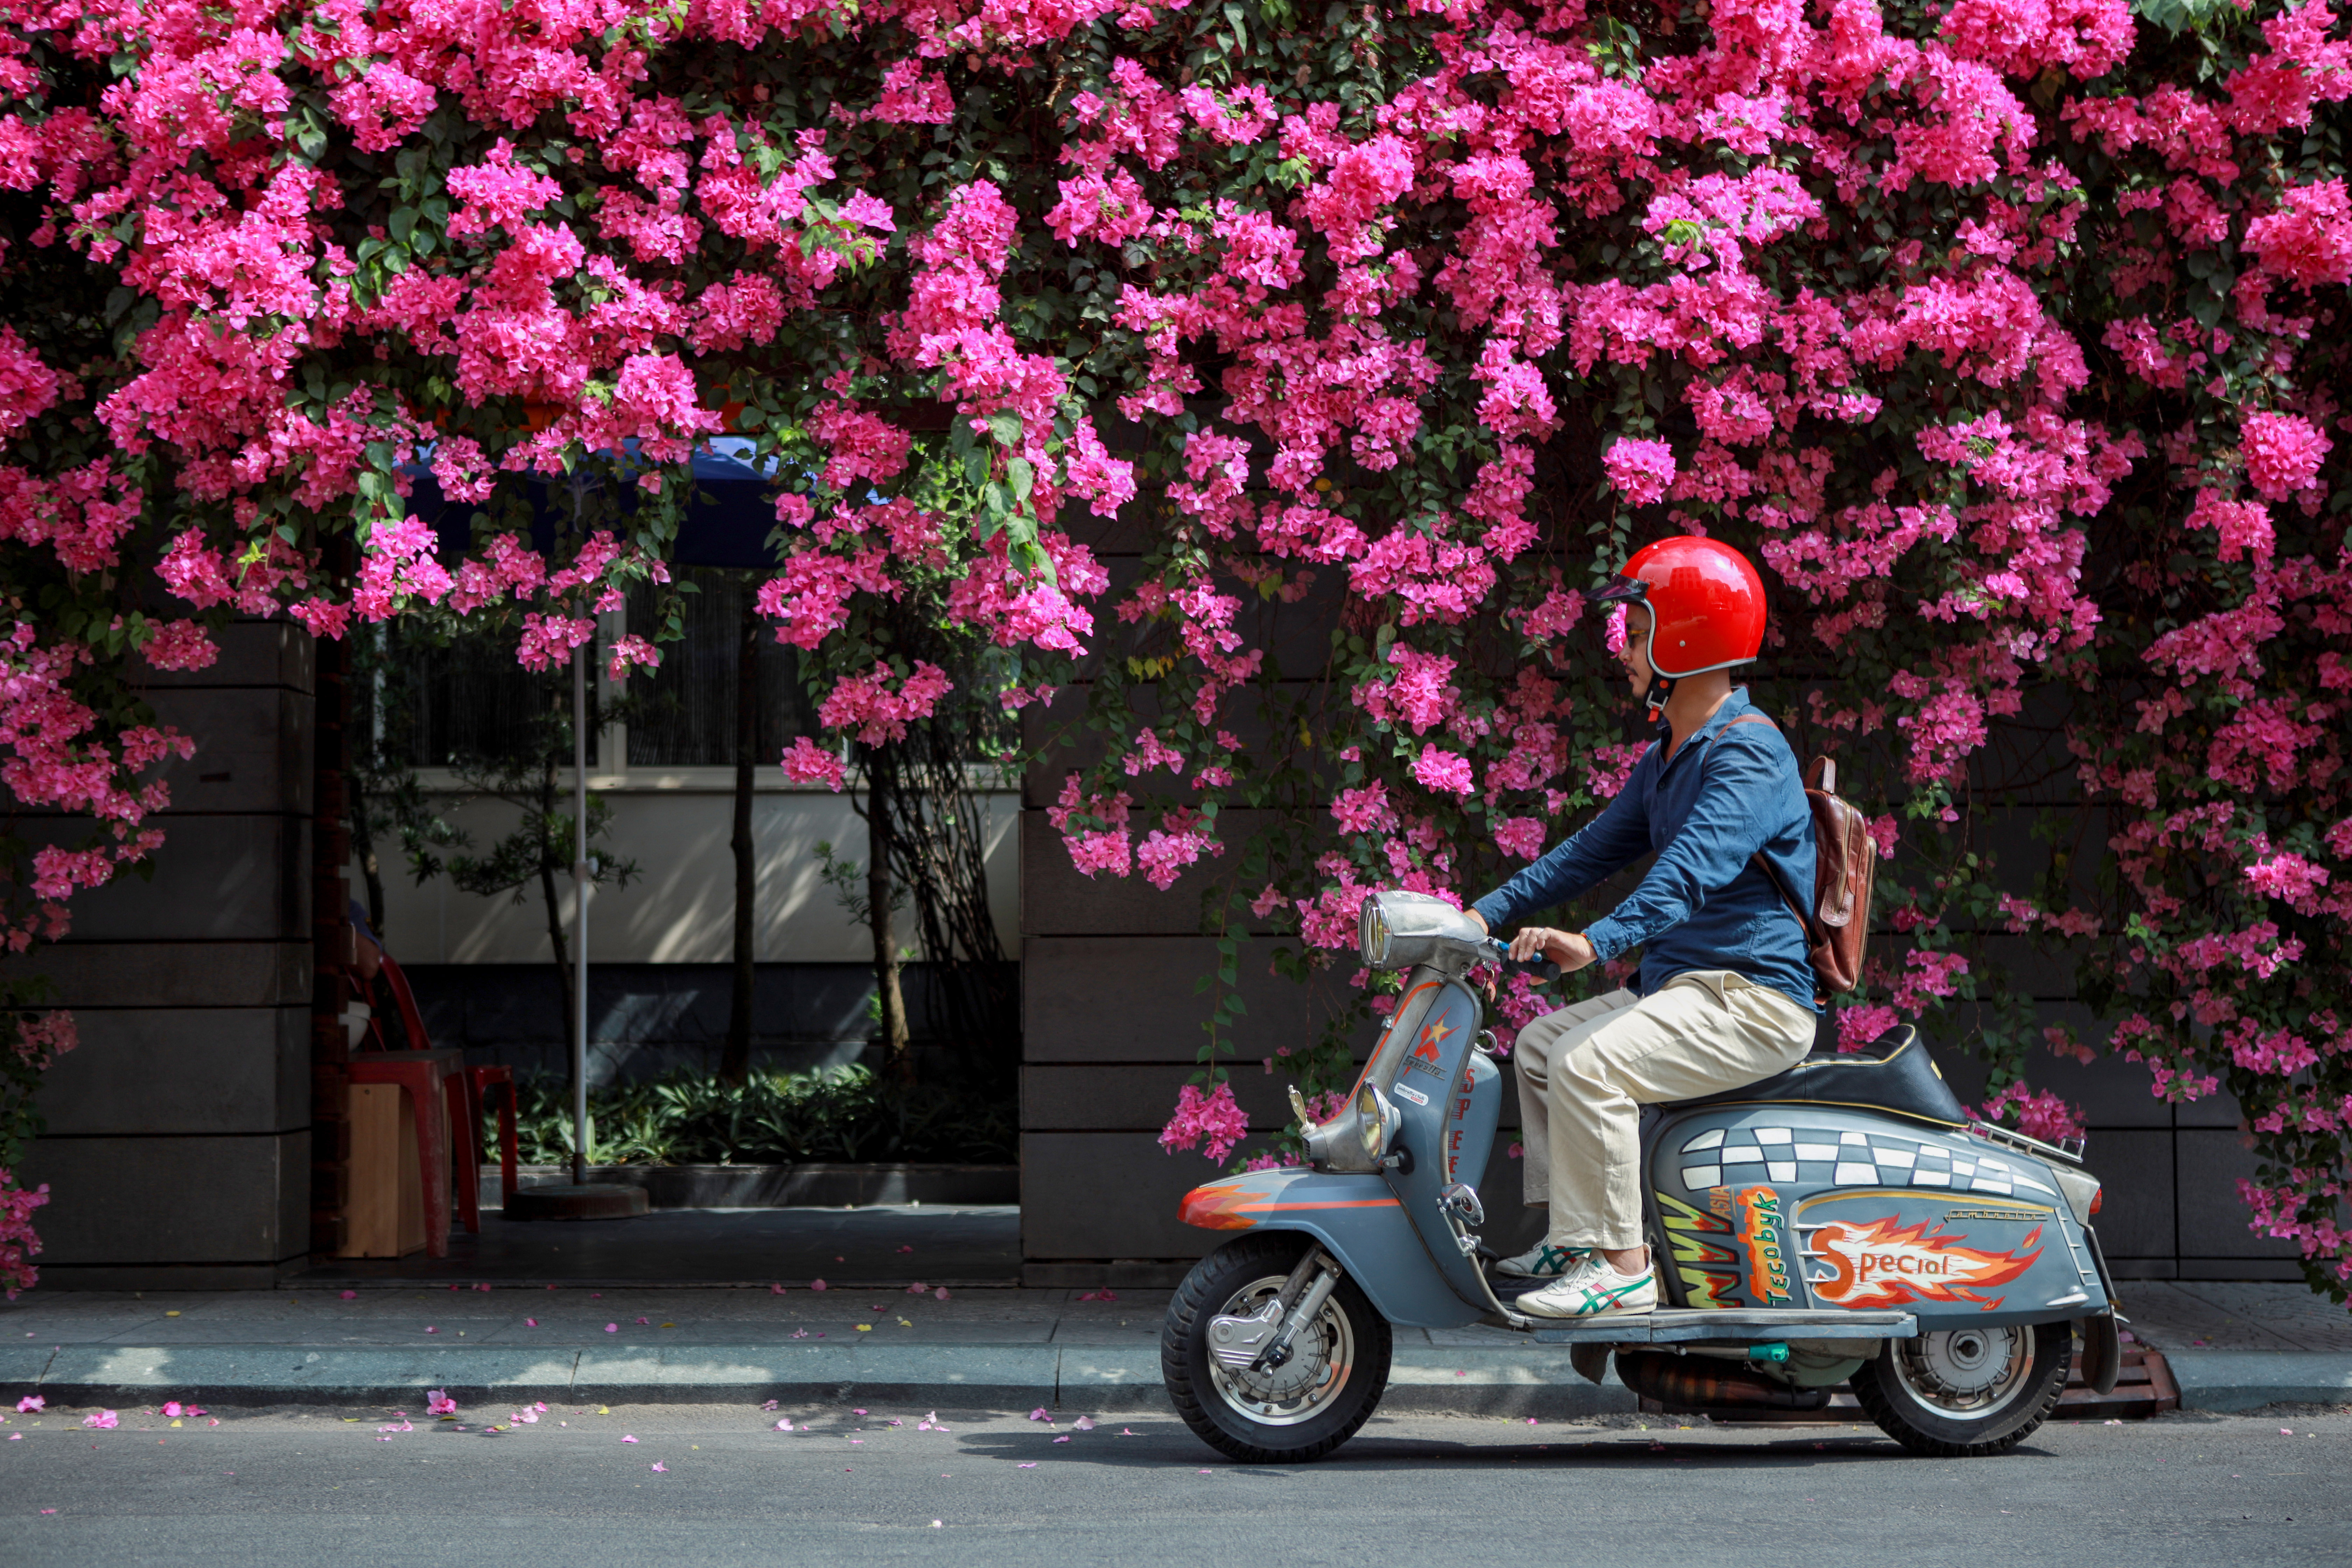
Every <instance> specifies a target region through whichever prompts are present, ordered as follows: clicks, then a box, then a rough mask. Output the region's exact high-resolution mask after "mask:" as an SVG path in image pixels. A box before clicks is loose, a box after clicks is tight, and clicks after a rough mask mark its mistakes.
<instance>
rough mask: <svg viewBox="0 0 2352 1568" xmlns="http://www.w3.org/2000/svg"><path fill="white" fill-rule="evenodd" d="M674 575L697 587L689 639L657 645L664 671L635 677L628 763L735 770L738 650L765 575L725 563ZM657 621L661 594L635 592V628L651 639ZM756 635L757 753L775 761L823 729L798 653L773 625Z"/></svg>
mask: <svg viewBox="0 0 2352 1568" xmlns="http://www.w3.org/2000/svg"><path fill="white" fill-rule="evenodd" d="M671 571H672V574H673V575H674V576H675V577H676V579H677V581H678V582H679V583H680V584H690V585H691V586H693V587H694V588H696V589H697V590H698V592H695V593H690V594H681V595H678V601H679V606H680V614H681V616H682V618H683V619H684V622H685V628H684V629H685V636H684V637H682V638H680V639H679V640H678V641H677V642H670V643H663V644H660V645H659V646H660V647H661V655H662V662H661V668H659V669H656V670H653V671H651V672H647V671H645V670H638V671H635V672H634V673H632V674H631V675H630V677H629V680H628V685H627V686H626V687H625V691H626V692H627V694H628V696H629V698H630V700H631V708H630V710H629V715H628V722H629V766H631V767H633V768H694V767H732V766H733V765H734V763H735V689H736V671H737V668H738V662H737V661H738V651H739V647H740V640H741V637H742V636H743V617H744V615H745V613H746V611H747V609H748V607H749V605H750V604H751V600H752V598H753V597H754V595H756V594H757V592H758V588H757V584H758V582H759V576H758V574H753V573H750V572H740V571H733V570H730V569H728V568H724V567H717V566H680V567H673V568H672V569H671ZM657 625H658V620H657V617H656V613H655V609H654V590H651V589H646V588H640V589H638V590H635V591H634V592H632V593H631V595H629V629H630V630H632V631H634V632H636V633H638V634H639V635H640V636H644V637H651V636H652V635H653V632H654V629H655V627H656V626H657ZM757 636H758V637H759V644H760V655H759V678H758V679H759V684H758V687H757V689H756V692H755V695H756V698H757V705H758V710H759V731H758V738H757V740H756V742H755V743H754V744H753V746H752V755H753V757H754V758H755V759H756V760H758V761H760V762H762V763H773V762H774V761H775V760H776V758H778V757H779V756H781V755H782V754H783V751H784V748H785V747H786V746H789V745H791V744H792V742H793V737H795V736H798V735H807V734H814V732H815V731H816V714H815V711H814V707H813V705H812V704H811V703H810V701H809V700H808V696H807V694H806V693H805V692H803V690H802V689H801V679H800V659H799V652H800V650H799V649H797V648H794V647H788V646H786V645H785V644H782V643H780V642H778V641H777V640H776V634H775V629H774V627H773V626H772V624H771V623H769V622H767V621H765V620H762V621H761V622H760V625H759V628H758V632H757Z"/></svg>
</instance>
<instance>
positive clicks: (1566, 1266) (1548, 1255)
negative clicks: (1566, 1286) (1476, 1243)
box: [1495, 1241, 1592, 1279]
mask: <svg viewBox="0 0 2352 1568" xmlns="http://www.w3.org/2000/svg"><path fill="white" fill-rule="evenodd" d="M1591 1253H1592V1249H1591V1248H1590V1247H1554V1246H1553V1245H1552V1244H1551V1243H1549V1242H1548V1241H1544V1242H1538V1243H1537V1244H1536V1245H1535V1246H1534V1247H1531V1248H1529V1249H1528V1251H1526V1252H1522V1253H1520V1254H1519V1255H1518V1256H1517V1258H1504V1259H1502V1260H1501V1261H1500V1262H1498V1263H1496V1265H1495V1272H1496V1273H1497V1274H1500V1275H1504V1276H1506V1277H1507V1278H1509V1279H1559V1277H1560V1276H1561V1275H1563V1274H1565V1273H1567V1272H1568V1271H1569V1270H1570V1268H1573V1267H1575V1265H1576V1264H1577V1263H1578V1262H1579V1261H1580V1260H1581V1259H1583V1258H1589V1257H1591Z"/></svg>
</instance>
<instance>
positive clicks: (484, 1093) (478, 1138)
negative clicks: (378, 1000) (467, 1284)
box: [352, 952, 520, 1256]
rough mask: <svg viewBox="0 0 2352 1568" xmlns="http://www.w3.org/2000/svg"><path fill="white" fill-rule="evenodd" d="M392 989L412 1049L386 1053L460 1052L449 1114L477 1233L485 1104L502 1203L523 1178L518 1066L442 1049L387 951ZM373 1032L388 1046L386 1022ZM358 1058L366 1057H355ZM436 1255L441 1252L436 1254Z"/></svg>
mask: <svg viewBox="0 0 2352 1568" xmlns="http://www.w3.org/2000/svg"><path fill="white" fill-rule="evenodd" d="M379 977H380V978H381V979H382V980H383V982H384V984H385V985H386V986H387V987H388V988H389V989H390V990H391V992H392V999H393V1005H394V1007H395V1008H396V1009H397V1010H398V1011H399V1014H400V1025H401V1029H402V1031H403V1032H404V1034H406V1035H407V1037H408V1042H409V1050H408V1051H405V1052H394V1051H391V1050H389V1049H388V1048H387V1049H386V1050H385V1051H384V1052H383V1053H382V1054H386V1055H413V1054H417V1053H430V1054H432V1055H434V1056H436V1057H439V1056H447V1057H453V1058H457V1063H456V1070H455V1071H453V1072H452V1073H450V1075H449V1076H448V1078H447V1079H446V1080H445V1082H444V1086H443V1088H444V1092H445V1093H446V1095H447V1097H448V1107H449V1120H450V1121H451V1122H452V1123H453V1124H454V1126H455V1128H456V1135H455V1137H454V1138H453V1139H452V1142H453V1143H455V1144H456V1147H455V1148H454V1149H453V1150H452V1151H451V1152H452V1153H453V1154H454V1156H455V1158H456V1161H457V1169H458V1171H459V1172H460V1173H461V1176H460V1179H459V1181H458V1183H457V1217H458V1218H459V1219H460V1220H461V1221H462V1222H463V1223H464V1225H465V1226H466V1228H467V1230H468V1231H470V1232H473V1233H475V1234H477V1235H478V1234H480V1232H481V1228H482V1215H481V1201H480V1198H481V1194H480V1193H479V1191H478V1188H479V1185H480V1177H479V1174H478V1173H479V1172H480V1170H481V1160H482V1148H483V1145H484V1139H483V1137H482V1119H483V1115H484V1113H485V1111H486V1110H496V1111H497V1113H498V1118H499V1201H500V1202H501V1203H507V1202H511V1201H512V1200H513V1198H514V1194H515V1188H516V1187H517V1186H519V1185H520V1182H519V1180H518V1173H517V1171H516V1158H515V1110H516V1101H515V1085H514V1069H513V1068H506V1067H467V1065H466V1063H465V1053H464V1052H462V1051H439V1050H436V1049H435V1048H434V1046H433V1037H432V1036H431V1035H429V1034H427V1033H426V1032H425V1015H424V1013H423V1012H422V1011H421V1010H419V1008H418V1007H417V1005H416V993H415V992H414V991H412V990H410V989H409V985H408V976H406V975H405V974H403V973H401V972H400V964H399V963H398V962H397V961H395V960H394V958H393V956H392V954H390V953H388V952H387V953H385V954H384V955H383V971H382V973H381V975H380V976H379ZM369 1028H370V1032H371V1033H373V1035H374V1036H375V1037H376V1039H377V1040H378V1041H379V1042H381V1043H382V1044H383V1046H385V1047H389V1045H390V1042H389V1041H386V1040H384V1037H383V1029H382V1026H381V1023H380V1021H378V1020H371V1022H370V1025H369ZM352 1059H353V1060H354V1061H358V1060H360V1059H362V1058H360V1057H354V1058H352ZM436 1256H437V1255H436Z"/></svg>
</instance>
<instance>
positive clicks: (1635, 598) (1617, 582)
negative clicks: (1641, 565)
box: [1584, 577, 1650, 605]
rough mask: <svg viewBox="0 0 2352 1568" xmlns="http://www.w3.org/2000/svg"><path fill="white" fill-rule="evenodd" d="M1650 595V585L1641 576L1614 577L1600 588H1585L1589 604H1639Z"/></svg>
mask: <svg viewBox="0 0 2352 1568" xmlns="http://www.w3.org/2000/svg"><path fill="white" fill-rule="evenodd" d="M1649 596H1650V585H1649V584H1647V583H1644V582H1643V581H1642V580H1641V579H1640V578H1639V577H1612V578H1610V579H1609V581H1607V582H1606V583H1603V584H1601V586H1599V587H1598V588H1587V589H1585V590H1584V602H1585V603H1586V604H1588V605H1629V604H1639V603H1640V602H1642V601H1643V600H1644V599H1646V598H1648V597H1649Z"/></svg>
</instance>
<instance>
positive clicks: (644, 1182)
mask: <svg viewBox="0 0 2352 1568" xmlns="http://www.w3.org/2000/svg"><path fill="white" fill-rule="evenodd" d="M520 1177H521V1181H522V1184H523V1185H524V1186H526V1187H529V1186H536V1185H539V1184H543V1183H558V1182H568V1181H570V1180H571V1179H572V1168H571V1167H570V1166H569V1165H525V1166H522V1167H521V1168H520ZM588 1179H589V1180H590V1181H591V1182H605V1183H616V1184H624V1185H627V1186H633V1187H643V1188H644V1189H645V1192H646V1202H647V1203H649V1204H651V1205H653V1206H654V1207H655V1208H657V1209H730V1208H750V1209H772V1208H858V1207H864V1206H866V1205H872V1204H1017V1203H1019V1202H1020V1201H1021V1167H1020V1166H1018V1165H936V1164H901V1165H847V1164H821V1163H809V1164H804V1165H591V1166H589V1167H588ZM480 1190H481V1203H482V1207H483V1208H484V1209H486V1210H490V1211H495V1210H497V1209H498V1208H499V1205H500V1203H501V1202H502V1199H501V1197H500V1194H499V1168H498V1167H497V1166H496V1165H484V1166H483V1167H481V1188H480Z"/></svg>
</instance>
